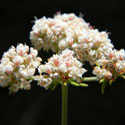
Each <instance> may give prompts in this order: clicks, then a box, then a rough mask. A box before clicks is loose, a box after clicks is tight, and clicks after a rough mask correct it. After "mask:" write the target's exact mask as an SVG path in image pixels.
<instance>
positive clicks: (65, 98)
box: [62, 83, 68, 125]
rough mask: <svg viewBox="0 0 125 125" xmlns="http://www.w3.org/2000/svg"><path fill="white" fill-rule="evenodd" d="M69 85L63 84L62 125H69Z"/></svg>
mask: <svg viewBox="0 0 125 125" xmlns="http://www.w3.org/2000/svg"><path fill="white" fill-rule="evenodd" d="M67 101H68V84H67V83H62V125H67Z"/></svg>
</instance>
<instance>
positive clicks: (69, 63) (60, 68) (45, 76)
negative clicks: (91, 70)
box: [36, 49, 86, 87]
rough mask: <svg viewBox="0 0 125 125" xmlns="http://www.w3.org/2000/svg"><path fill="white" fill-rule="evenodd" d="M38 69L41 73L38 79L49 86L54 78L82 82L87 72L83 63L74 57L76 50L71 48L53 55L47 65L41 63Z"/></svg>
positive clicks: (43, 84)
mask: <svg viewBox="0 0 125 125" xmlns="http://www.w3.org/2000/svg"><path fill="white" fill-rule="evenodd" d="M38 70H39V73H40V75H39V76H36V80H37V81H38V84H39V85H41V86H43V87H47V86H48V85H49V84H51V83H52V82H53V80H56V81H57V82H60V83H61V82H63V81H67V80H68V79H73V80H75V81H77V82H80V78H82V75H83V74H84V73H85V72H86V69H84V68H82V63H81V62H79V61H78V60H77V59H76V58H75V57H74V52H73V51H71V50H69V49H66V50H64V51H62V53H60V54H55V55H53V56H52V57H51V58H49V61H48V62H47V63H46V64H45V65H40V66H39V68H38ZM48 81H49V82H48Z"/></svg>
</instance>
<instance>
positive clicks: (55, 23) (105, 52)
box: [0, 13, 125, 92]
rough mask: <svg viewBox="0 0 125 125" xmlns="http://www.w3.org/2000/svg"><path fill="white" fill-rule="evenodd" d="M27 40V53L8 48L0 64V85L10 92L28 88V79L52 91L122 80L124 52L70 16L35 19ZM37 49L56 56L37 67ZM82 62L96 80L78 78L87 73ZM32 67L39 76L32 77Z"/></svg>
mask: <svg viewBox="0 0 125 125" xmlns="http://www.w3.org/2000/svg"><path fill="white" fill-rule="evenodd" d="M30 39H31V42H32V44H33V46H34V47H35V49H33V48H30V51H29V47H28V46H27V45H23V44H19V45H18V46H17V47H16V48H15V47H13V46H12V47H11V48H10V49H9V50H8V51H7V52H5V53H4V54H3V58H2V59H1V61H0V86H2V87H5V86H9V89H10V91H11V92H17V91H18V90H19V89H26V90H27V89H30V82H31V81H32V80H36V81H38V85H40V86H42V87H45V88H48V87H49V88H52V87H53V86H54V88H55V86H56V85H57V84H58V83H60V84H62V83H64V82H67V83H70V84H72V85H75V86H83V87H85V86H87V85H86V84H84V83H81V82H86V81H89V80H90V81H91V80H99V81H100V82H102V83H103V84H102V88H104V86H105V83H106V82H107V81H109V83H112V81H115V80H116V78H117V77H123V78H125V75H124V74H125V51H124V49H121V50H116V49H114V46H113V44H112V43H111V40H110V39H109V37H108V33H107V32H105V31H102V32H100V31H99V30H98V29H95V28H93V27H92V26H91V25H90V24H89V23H86V22H85V21H84V19H82V17H77V16H76V15H75V14H73V13H71V14H60V13H58V14H56V15H55V16H54V18H46V17H43V18H41V19H37V20H35V24H34V26H33V28H32V31H31V32H30ZM40 49H43V50H45V51H48V50H52V51H53V52H56V54H54V55H53V56H52V57H50V58H49V59H48V62H46V63H45V64H40V62H41V61H42V59H41V58H40V57H37V54H38V52H37V50H40ZM86 61H87V62H89V63H90V64H91V66H92V67H94V68H93V71H92V72H93V74H94V75H96V77H94V78H92V77H91V79H89V78H85V77H84V78H82V75H83V74H84V73H85V72H86V71H87V70H86V69H85V68H83V67H82V66H83V65H82V64H84V63H86ZM36 68H38V71H39V75H34V74H35V71H36ZM50 86H51V87H50ZM102 90H104V89H102Z"/></svg>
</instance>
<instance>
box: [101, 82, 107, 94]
mask: <svg viewBox="0 0 125 125" xmlns="http://www.w3.org/2000/svg"><path fill="white" fill-rule="evenodd" d="M106 84H107V80H104V81H103V83H102V86H101V93H102V94H104V91H105V88H106Z"/></svg>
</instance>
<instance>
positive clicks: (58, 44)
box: [30, 14, 113, 65]
mask: <svg viewBox="0 0 125 125" xmlns="http://www.w3.org/2000/svg"><path fill="white" fill-rule="evenodd" d="M30 39H31V42H32V44H33V45H34V47H35V48H36V49H38V50H40V49H41V48H43V49H44V50H49V49H50V50H52V51H53V52H59V51H61V50H63V49H66V48H70V49H72V50H73V51H74V52H75V53H76V57H77V58H78V59H79V60H80V61H89V62H90V64H91V65H94V64H95V62H96V60H97V59H100V58H102V57H103V56H104V53H106V52H107V50H110V49H112V48H113V45H112V44H111V40H110V39H109V38H108V34H107V33H106V32H104V31H103V32H99V31H98V30H97V29H93V28H92V26H90V25H89V23H86V22H85V21H84V20H83V19H82V18H81V17H77V16H76V15H75V14H62V15H61V14H57V15H55V16H54V18H46V17H43V18H41V19H38V20H36V21H35V25H34V26H33V28H32V31H31V32H30ZM83 53H84V54H83Z"/></svg>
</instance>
